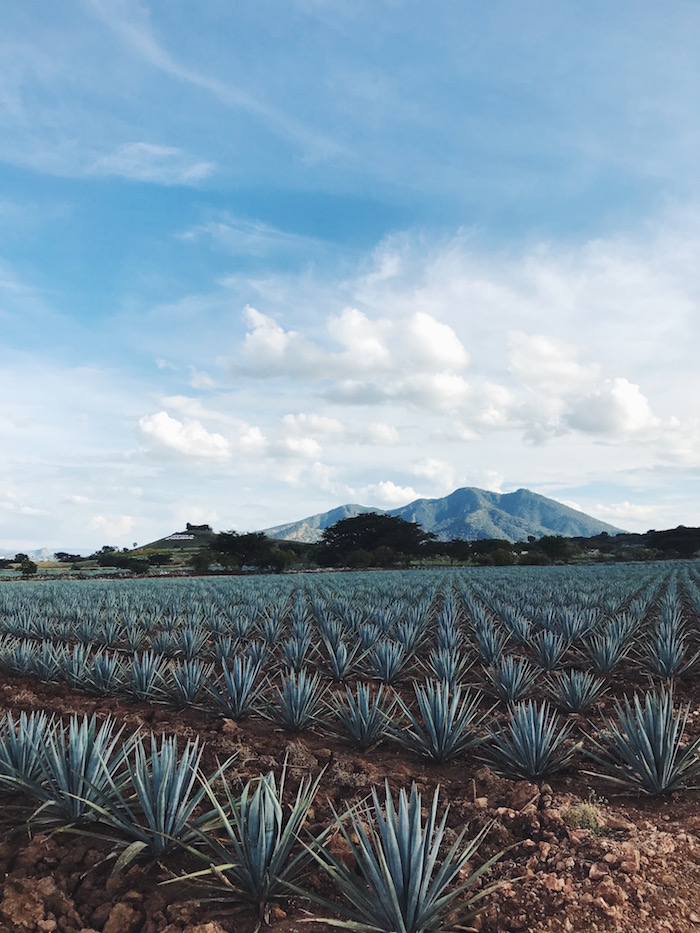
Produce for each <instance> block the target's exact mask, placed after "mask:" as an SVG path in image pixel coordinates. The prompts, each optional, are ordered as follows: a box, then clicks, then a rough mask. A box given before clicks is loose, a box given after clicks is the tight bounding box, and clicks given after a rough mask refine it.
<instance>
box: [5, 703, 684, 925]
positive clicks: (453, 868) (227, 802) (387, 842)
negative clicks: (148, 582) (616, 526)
mask: <svg viewBox="0 0 700 933" xmlns="http://www.w3.org/2000/svg"><path fill="white" fill-rule="evenodd" d="M448 694H449V691H448V689H447V688H446V686H445V685H438V686H437V687H435V689H434V691H433V693H430V691H427V692H426V694H425V696H424V700H426V702H427V704H428V705H427V706H426V707H425V709H428V708H429V707H430V705H431V703H433V706H434V707H435V708H438V707H439V706H440V703H441V702H447V701H449V696H448ZM452 700H455V701H456V704H457V707H458V708H459V709H458V715H457V717H456V720H455V722H456V723H457V724H458V725H456V726H455V730H454V731H455V734H456V733H460V734H461V735H462V737H463V738H464V737H465V735H466V733H465V732H464V731H463V730H462V731H461V732H460V730H461V726H463V725H464V717H465V715H466V719H469V717H470V715H471V707H470V706H469V705H467V706H466V707H465V705H464V704H462V705H461V706H460V697H459V693H458V692H456V693H455V694H454V696H453V697H452ZM425 709H423V713H424V714H425ZM443 712H444V710H443ZM686 716H687V710H678V709H674V707H673V702H672V696H671V694H670V692H668V691H664V690H662V691H659V692H657V693H649V694H647V695H646V697H645V698H644V699H643V700H641V699H640V698H639V697H636V696H635V698H634V699H633V700H632V701H629V700H627V699H626V700H625V702H624V704H622V705H620V704H618V705H617V707H616V716H615V717H614V718H613V719H611V720H609V721H608V722H607V723H606V725H605V727H604V728H603V729H600V730H596V735H595V737H594V739H593V748H592V750H589V751H588V753H587V754H588V756H589V757H590V759H591V760H592V762H593V763H594V764H595V765H596V766H598V767H599V768H602V769H603V771H605V772H606V773H607V775H608V776H609V777H610V779H611V780H614V781H617V782H620V783H625V784H632V785H633V786H634V785H636V786H637V787H638V788H641V789H643V790H646V791H648V792H650V793H662V792H668V791H671V790H675V789H677V788H679V787H682V786H684V785H686V784H688V783H689V782H691V781H693V780H694V779H696V778H697V777H698V775H699V774H700V757H699V756H698V747H699V746H700V738H698V739H696V740H695V741H694V742H691V743H689V744H688V743H685V741H684V735H683V732H684V727H685V718H686ZM427 722H428V717H427V716H425V715H424V725H426V724H427ZM460 724H461V725H460ZM571 729H572V724H571V723H567V724H565V725H564V726H563V727H562V726H559V725H556V724H555V722H554V719H553V717H551V716H550V714H549V712H548V711H547V708H546V706H538V705H537V704H536V703H533V702H532V701H528V702H526V703H520V704H515V705H513V706H512V707H511V708H510V710H509V714H508V720H507V722H506V723H505V725H497V726H495V727H494V728H492V729H490V730H489V733H490V740H491V741H490V748H489V749H488V750H487V752H486V756H485V757H486V759H487V760H489V761H490V762H491V763H492V765H494V766H495V767H496V768H497V770H506V771H507V772H509V773H518V772H520V773H524V774H526V775H527V776H530V777H535V776H536V777H538V778H540V779H541V778H542V777H543V776H544V775H546V774H548V773H550V772H551V771H554V770H557V769H558V768H560V767H562V766H563V765H565V764H566V762H567V761H568V760H569V759H570V757H571V755H572V754H573V751H574V746H572V745H571V743H570V742H569V733H570V731H571ZM448 731H450V730H448ZM406 733H407V735H409V736H410V738H411V741H414V742H416V741H417V742H418V743H419V744H421V743H422V742H423V740H424V739H425V738H426V736H427V737H428V740H429V741H433V738H434V737H432V736H429V735H428V733H429V730H425V731H421V728H420V727H419V726H418V724H417V722H416V721H413V723H412V724H411V725H410V726H409V727H407V730H406ZM473 744H476V743H472V745H473ZM461 751H464V747H462V748H461ZM202 752H203V748H202V746H201V745H200V743H199V742H198V740H196V739H195V740H194V741H188V742H187V743H186V745H185V747H184V748H183V749H182V750H181V752H179V750H178V745H177V739H176V738H175V737H173V736H165V735H163V736H161V737H160V738H158V737H156V736H154V735H151V736H150V738H149V739H146V738H144V737H143V736H142V735H141V734H140V733H135V734H133V735H130V736H124V734H123V729H120V730H118V729H117V728H116V726H115V722H114V720H112V719H109V718H108V719H106V720H105V721H103V722H102V723H98V721H97V720H96V718H95V717H94V716H93V717H92V718H88V717H83V718H82V719H80V718H78V717H77V716H73V717H71V719H70V720H69V722H67V723H66V722H65V721H63V720H61V719H57V718H51V719H50V718H48V716H47V715H46V713H45V712H37V711H35V712H33V713H31V714H29V715H27V714H26V713H22V714H21V715H20V716H19V717H18V718H14V717H13V716H12V715H11V714H8V715H7V716H6V717H5V718H4V719H3V720H2V721H0V801H1V802H2V804H3V810H5V811H6V812H7V813H9V814H14V816H15V820H16V819H17V814H18V813H21V814H23V817H24V815H25V814H26V812H27V811H26V810H23V808H22V804H24V805H25V806H26V805H27V801H28V802H29V815H28V824H29V827H30V828H31V829H33V830H36V829H48V828H50V829H59V830H60V829H67V828H69V829H70V830H71V831H72V832H78V833H87V834H90V835H91V836H93V837H95V836H96V837H98V838H102V839H103V840H104V841H105V842H106V843H107V844H108V845H110V846H111V848H112V857H113V858H114V860H115V868H114V870H115V872H118V871H120V870H122V869H124V868H125V867H126V866H127V865H128V864H130V863H131V862H133V861H134V860H135V859H139V860H141V861H145V862H147V863H148V862H153V861H155V860H156V859H157V860H158V861H159V863H161V864H162V863H163V860H165V861H167V860H168V859H169V858H171V857H175V858H176V859H177V856H178V855H183V854H186V855H187V857H188V859H189V860H190V863H191V860H192V859H195V860H199V861H200V862H201V863H202V864H203V865H204V866H205V867H203V868H202V869H200V870H195V871H190V872H189V873H188V874H186V875H184V876H182V875H180V876H177V877H176V879H175V880H177V879H178V878H180V879H182V878H184V879H185V880H188V881H190V882H194V883H198V884H201V885H203V886H205V887H206V888H209V889H213V890H214V891H215V892H216V894H217V896H218V898H219V899H223V900H225V901H228V902H231V903H237V902H245V903H248V904H251V905H254V906H255V907H256V908H257V909H258V910H259V911H260V916H261V919H262V918H264V917H265V914H266V911H267V910H268V908H269V906H270V903H271V902H272V901H278V900H279V899H280V898H283V897H285V896H288V895H289V894H290V893H292V892H295V893H297V894H300V895H302V896H305V897H307V898H309V899H311V900H315V901H317V902H318V903H320V904H321V905H322V906H324V907H325V908H327V909H329V910H333V911H335V912H336V913H338V914H340V915H341V916H343V917H345V918H346V919H349V920H351V921H353V922H354V923H356V924H359V926H357V927H356V929H365V930H369V929H370V928H371V929H374V930H380V931H381V930H385V931H387V933H388V931H391V930H397V929H401V930H405V931H418V930H423V929H430V928H434V927H436V926H437V925H438V924H439V923H442V922H445V920H446V918H447V916H448V915H449V914H450V913H451V910H452V908H455V907H458V908H459V909H460V910H466V909H468V908H469V907H472V906H473V903H474V901H475V899H477V898H478V897H479V896H481V895H480V894H477V895H474V894H471V895H470V894H469V891H470V889H471V888H472V887H473V886H474V884H475V882H476V880H477V879H478V878H479V877H480V876H481V875H482V874H483V872H484V871H486V870H487V869H488V868H489V867H490V865H491V864H492V863H493V861H495V858H494V859H491V860H490V861H489V862H486V863H484V864H482V865H481V866H480V867H479V868H476V869H473V867H472V868H470V869H469V870H468V873H467V877H466V878H465V877H464V869H465V867H466V865H467V863H468V862H472V861H473V858H474V855H475V852H476V850H477V849H478V847H479V845H480V843H481V841H482V839H483V838H484V835H485V833H486V832H487V830H488V827H486V828H485V829H484V831H482V832H481V833H478V834H477V835H476V836H474V837H473V838H467V830H466V829H464V830H463V831H462V832H461V833H460V834H459V836H458V837H457V839H456V840H455V841H454V842H453V844H452V845H451V847H450V848H449V850H447V851H446V850H445V848H442V849H441V843H442V841H443V836H444V831H445V827H446V820H447V813H446V812H445V813H443V815H442V817H441V818H438V792H437V791H436V792H435V794H434V797H433V800H432V803H431V804H430V805H429V807H428V809H427V816H425V817H424V816H423V811H422V806H421V798H420V794H419V793H418V791H417V788H416V786H415V785H413V786H412V787H411V788H410V790H409V791H408V792H406V791H401V792H400V794H399V797H398V802H396V801H395V799H394V798H393V797H392V794H391V792H390V790H389V787H388V785H387V787H386V790H385V795H384V800H382V799H381V797H380V794H379V793H378V791H377V790H376V789H373V790H372V793H371V795H370V797H369V798H366V799H365V800H363V801H361V802H360V803H359V804H357V805H355V806H354V807H349V808H347V809H346V810H345V812H343V813H342V814H336V815H335V819H334V820H333V822H332V824H331V825H329V826H328V827H327V828H326V830H325V831H323V832H321V833H320V834H317V835H316V836H312V835H311V834H310V833H308V832H306V830H305V828H304V827H305V823H306V820H307V816H308V814H309V809H310V807H311V805H312V803H313V800H314V797H315V794H316V792H317V790H318V787H319V784H320V782H321V779H322V777H323V772H321V774H319V775H318V776H317V777H316V778H315V779H314V778H312V777H311V776H308V777H305V778H302V780H301V781H300V783H299V785H298V790H297V792H296V796H295V797H294V798H293V799H291V801H290V800H288V799H285V788H284V785H285V776H286V765H285V767H284V768H283V770H282V775H281V779H280V781H279V783H278V782H277V780H276V778H275V775H274V773H273V772H270V773H268V774H266V775H260V776H259V777H258V778H256V779H254V780H252V781H249V782H248V783H246V784H245V786H244V787H243V788H242V791H241V792H240V793H238V792H236V791H235V789H234V785H233V784H232V782H231V779H230V777H229V772H230V771H231V769H232V766H233V764H234V761H235V756H234V757H233V758H230V759H229V760H228V761H226V762H224V763H223V764H221V765H220V766H219V768H217V770H216V772H214V773H213V774H210V775H208V776H205V775H203V774H202V772H201V770H200V762H201V759H202ZM514 764H517V767H515V768H514ZM521 766H522V767H521ZM332 836H335V837H338V836H341V837H342V838H343V839H344V840H345V844H346V846H347V850H348V852H349V854H350V856H351V858H350V860H348V859H347V858H342V859H341V858H338V856H337V854H334V850H333V849H332V848H331V847H329V846H328V844H327V843H328V841H329V839H330V838H331V837H332ZM309 863H314V864H315V865H316V866H317V867H318V868H319V869H320V870H322V871H324V872H326V873H327V874H328V875H329V876H330V878H331V879H332V880H333V882H334V883H335V887H336V890H337V894H338V899H337V900H333V901H328V900H325V899H324V898H323V897H320V896H319V895H318V893H317V890H316V888H314V889H313V890H311V889H309V888H305V887H304V885H303V880H302V872H303V871H304V869H306V868H308V865H309ZM458 879H461V880H460V881H459V883H456V884H455V882H457V881H458ZM431 917H432V922H431V920H430V918H431ZM451 919H452V920H454V917H452V918H451ZM441 928H442V927H441Z"/></svg>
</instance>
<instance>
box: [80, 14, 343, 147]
mask: <svg viewBox="0 0 700 933" xmlns="http://www.w3.org/2000/svg"><path fill="white" fill-rule="evenodd" d="M86 3H87V6H88V8H90V9H92V10H93V12H94V13H95V14H96V15H97V16H98V17H99V18H100V19H101V20H102V21H103V22H104V23H105V24H106V25H107V26H109V28H110V29H112V30H114V32H115V33H117V34H118V35H119V36H120V37H121V39H122V40H123V41H124V42H125V43H126V45H127V46H128V47H129V48H130V49H131V51H132V52H133V53H134V54H135V55H137V56H138V57H139V58H141V59H142V60H143V61H145V62H147V63H148V64H149V65H151V67H153V68H155V69H157V70H158V71H161V72H162V73H163V74H166V75H168V76H169V77H171V78H174V79H175V80H177V81H181V82H184V83H186V84H189V85H192V86H194V87H196V88H199V89H201V90H203V91H205V92H206V93H207V94H209V95H211V96H212V97H214V98H215V99H216V100H217V101H218V102H219V103H221V104H223V105H224V106H225V107H227V108H229V109H233V110H242V111H246V112H247V113H250V114H251V115H253V116H255V117H257V118H258V119H259V120H261V121H262V122H263V123H264V124H265V125H266V126H267V127H268V128H269V130H270V131H271V132H272V133H274V134H275V135H278V136H283V137H284V138H286V139H289V140H292V141H294V142H295V143H297V144H298V145H299V146H301V147H302V149H303V150H304V153H305V155H306V157H307V158H308V159H309V160H310V161H312V162H315V161H317V160H321V159H325V158H327V157H328V156H330V155H333V154H336V153H337V152H338V151H339V146H338V144H337V143H336V142H335V141H334V140H332V139H331V138H330V137H328V136H327V135H326V134H325V133H323V132H320V131H316V130H314V129H312V128H311V127H308V126H306V125H305V124H304V123H302V122H301V121H299V120H297V119H295V118H294V117H293V116H291V115H290V114H289V113H285V112H283V111H281V110H279V109H277V108H276V107H273V106H271V105H270V104H268V103H266V102H265V101H264V100H261V99H259V98H258V97H256V96H255V95H254V94H251V93H250V92H249V91H247V90H245V89H244V88H241V87H238V86H236V85H235V84H232V83H230V82H228V81H222V80H220V79H219V78H216V77H212V76H210V75H207V74H205V73H203V72H202V71H200V70H198V69H196V68H191V67H188V66H187V65H185V64H183V63H182V62H180V61H178V59H177V58H176V57H175V56H173V55H172V54H171V53H170V52H168V51H167V49H165V48H164V46H163V45H162V44H161V43H160V42H159V41H158V40H157V38H156V37H155V35H154V33H153V28H152V25H151V21H150V15H149V12H148V10H147V9H145V8H144V7H143V6H142V5H141V4H140V3H139V2H138V0H86Z"/></svg>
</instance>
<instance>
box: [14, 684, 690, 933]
mask: <svg viewBox="0 0 700 933" xmlns="http://www.w3.org/2000/svg"><path fill="white" fill-rule="evenodd" d="M38 708H45V709H48V710H50V711H52V712H56V713H60V714H62V715H68V714H70V713H72V712H80V713H82V712H87V713H93V712H95V713H97V714H98V715H102V716H104V715H107V714H112V715H114V716H116V718H117V719H118V720H119V721H120V722H122V723H124V724H125V725H126V726H127V729H135V728H141V729H143V730H145V731H150V730H153V731H155V732H157V733H160V732H161V731H165V732H169V733H171V732H175V733H177V734H179V735H181V736H183V738H184V737H194V736H196V735H199V736H200V737H201V738H202V739H203V740H204V741H205V742H206V754H205V761H204V763H203V767H204V770H205V771H213V770H214V767H215V766H216V760H217V758H218V759H223V758H225V757H227V756H228V755H230V754H232V753H233V752H236V754H237V759H236V762H235V764H234V766H233V769H232V772H231V780H232V781H233V782H234V783H235V782H237V781H238V782H240V783H243V782H244V781H245V780H247V779H248V778H249V777H251V776H256V775H257V774H259V773H260V771H266V770H269V769H270V768H274V769H277V770H279V769H280V768H281V766H282V763H283V762H284V760H285V757H286V758H287V760H288V765H289V768H290V789H292V790H293V789H294V777H295V776H296V777H297V778H299V777H301V776H302V775H305V774H309V773H312V774H317V773H318V772H319V770H320V769H321V768H324V767H325V769H326V770H325V772H324V776H323V779H322V783H321V787H320V791H319V794H318V796H317V798H316V801H315V804H314V807H313V811H312V813H311V814H310V823H309V827H308V828H309V829H310V830H311V831H312V832H314V831H320V830H321V829H322V828H325V827H326V826H327V825H329V823H330V822H331V821H332V809H331V807H332V806H334V807H336V808H340V809H342V808H343V807H344V806H345V804H346V803H348V802H350V801H353V800H356V799H359V798H360V797H362V796H364V795H365V794H366V793H367V792H368V791H369V788H370V787H371V786H372V785H373V784H383V782H384V780H385V778H386V779H388V781H389V783H390V785H391V787H392V788H394V789H398V788H399V787H408V786H409V785H410V783H411V781H416V782H417V783H418V785H419V788H420V789H421V790H422V791H423V792H424V795H425V796H426V797H428V796H431V795H432V792H433V790H434V788H435V787H436V786H437V785H438V784H439V785H440V788H441V799H442V800H443V801H444V802H445V803H446V802H448V801H449V803H450V811H449V821H448V826H449V828H450V830H449V832H450V833H451V834H452V835H451V838H454V837H455V835H456V833H457V832H459V831H460V830H461V829H462V828H463V827H464V825H465V824H468V825H469V827H470V832H471V831H472V830H473V831H474V833H476V832H477V831H478V829H479V828H481V827H482V826H484V825H485V824H487V823H488V824H490V825H491V830H490V832H489V835H488V837H487V839H486V841H485V843H484V844H483V845H482V847H481V849H480V850H479V853H478V854H477V856H476V857H475V860H474V865H473V867H476V866H477V865H478V864H479V863H480V861H482V860H484V859H486V858H488V857H489V856H490V855H492V854H494V853H495V852H497V851H501V850H505V854H504V855H503V856H502V858H501V860H500V861H499V862H498V863H497V864H496V866H495V867H494V868H493V869H492V870H491V871H490V872H489V874H488V876H486V877H485V878H484V879H483V884H484V885H491V884H492V883H494V882H496V881H502V882H504V884H503V886H502V887H500V888H499V889H498V890H497V891H496V892H495V893H493V894H491V895H489V896H488V897H486V898H485V899H484V901H483V902H482V904H483V908H482V911H481V914H480V915H479V916H477V917H476V918H475V919H474V920H473V921H471V924H472V926H471V929H474V930H480V931H482V933H497V931H506V930H525V931H545V930H547V931H587V930H591V931H608V930H609V931H621V933H627V931H635V933H638V931H640V930H646V931H657V930H658V931H678V933H680V931H687V930H695V929H697V930H698V931H700V791H684V792H682V793H677V794H674V795H671V797H670V798H668V799H664V800H662V801H658V800H650V799H646V798H643V797H635V796H629V795H627V796H613V795H612V794H611V793H610V791H609V789H607V787H608V786H607V785H606V784H605V783H604V782H603V781H601V780H600V779H599V778H597V777H594V776H590V775H587V774H585V773H583V771H582V769H583V768H584V767H587V765H585V762H584V760H583V759H582V758H576V759H575V761H574V764H573V765H572V766H571V767H570V768H569V769H568V771H565V772H563V773H562V774H561V775H559V776H557V778H556V780H552V781H551V784H548V785H547V784H546V785H543V786H542V787H537V786H535V785H533V784H530V783H528V782H524V781H520V782H514V781H508V780H505V779H502V778H499V777H497V776H496V775H495V774H493V772H491V771H490V770H489V769H488V768H487V767H485V766H484V765H483V764H481V763H480V762H478V761H473V762H472V761H467V762H465V761H460V762H459V763H453V764H450V765H442V766H435V765H431V764H428V763H426V762H423V761H421V760H420V759H418V758H417V757H416V756H413V755H407V754H406V753H404V752H400V751H396V750H394V749H393V748H391V747H384V746H380V747H378V748H376V749H373V750H370V751H369V752H368V753H367V754H364V755H360V754H358V753H355V752H353V751H352V750H351V749H349V748H348V747H347V746H346V745H344V744H343V743H342V741H341V740H339V739H338V738H337V737H336V736H335V735H332V734H330V732H328V733H324V732H323V731H322V730H320V731H310V732H305V733H303V734H302V735H301V736H300V737H298V738H291V737H290V736H287V735H285V734H283V733H281V732H279V731H276V730H275V728H274V726H273V725H272V724H270V723H266V722H261V721H254V720H251V721H246V722H244V723H241V724H240V725H238V724H236V723H233V722H231V721H227V720H221V719H218V718H216V717H214V716H212V715H209V714H205V713H199V712H194V711H186V712H183V713H173V712H172V711H170V710H167V709H164V708H162V707H152V706H148V705H146V704H139V703H136V702H130V701H126V700H115V699H108V700H96V699H92V698H86V697H85V696H84V695H82V694H79V693H72V692H70V691H69V690H67V689H65V688H55V687H48V686H44V685H41V684H38V683H31V684H30V683H28V682H26V681H25V682H22V681H19V680H16V679H13V678H10V677H4V678H3V679H2V680H0V712H5V711H7V710H12V711H14V712H18V711H19V710H22V709H25V710H31V709H38ZM694 721H695V723H696V724H698V719H697V717H696V718H695V720H694ZM606 795H607V796H606ZM15 803H16V802H15ZM8 806H9V804H7V802H6V803H5V804H0V814H2V816H3V826H4V832H3V836H2V842H0V889H1V890H0V933H6V931H7V933H9V931H28V933H33V931H44V933H51V931H54V930H59V931H65V933H78V931H82V933H88V931H92V930H96V931H102V933H137V931H144V933H183V931H191V933H224V931H226V933H233V931H236V933H251V931H252V930H253V929H254V928H255V925H256V921H257V917H256V915H255V913H254V911H251V910H250V909H247V908H244V909H241V908H234V907H232V906H231V905H223V906H222V905H218V904H212V903H208V902H205V901H204V900H203V894H202V891H201V890H200V889H194V888H190V887H187V886H186V885H185V884H184V883H182V882H177V883H174V884H168V885H162V884H161V882H163V881H165V880H168V879H170V878H172V877H174V876H176V875H177V874H179V873H181V872H182V871H184V870H187V869H188V868H191V867H193V866H192V865H190V864H188V863H187V862H186V860H184V859H180V860H179V861H178V860H177V859H176V860H175V861H170V862H168V863H167V864H165V863H163V864H150V865H149V864H139V865H135V866H132V867H131V868H130V869H129V870H127V871H125V872H123V873H121V874H118V875H116V876H114V877H112V869H113V866H114V860H113V858H110V853H111V850H112V846H111V844H110V843H109V842H108V841H105V840H101V839H95V838H91V837H89V836H84V835H74V834H69V833H66V832H57V833H54V834H52V835H43V834H40V835H35V836H31V835H29V834H28V832H27V828H26V825H25V826H24V827H23V828H20V829H17V828H16V826H17V820H16V818H15V815H14V814H13V813H12V812H9V811H8ZM3 810H4V812H3ZM448 841H449V840H448ZM332 845H334V846H335V847H336V851H337V852H338V854H339V855H341V857H342V855H343V845H342V840H341V839H340V838H336V839H335V840H334V841H333V842H332ZM197 867H199V866H197ZM309 884H311V885H312V886H313V885H317V886H323V885H324V884H325V880H323V879H319V878H314V877H312V878H310V879H309ZM318 916H320V915H319V914H318V913H317V912H316V910H315V909H314V908H313V907H312V906H311V905H310V904H309V903H306V902H303V901H301V900H292V901H285V902H283V903H280V904H279V906H278V907H275V908H274V909H273V910H272V911H271V914H270V917H269V922H270V924H271V926H272V927H273V928H274V929H275V930H277V931H278V933H292V931H298V933H301V931H308V930H309V929H314V930H316V931H318V933H326V931H327V929H330V928H327V927H326V925H325V924H323V923H315V924H314V925H313V927H311V928H310V927H309V926H308V925H307V923H305V922H304V921H307V920H309V919H310V918H312V917H318Z"/></svg>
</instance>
